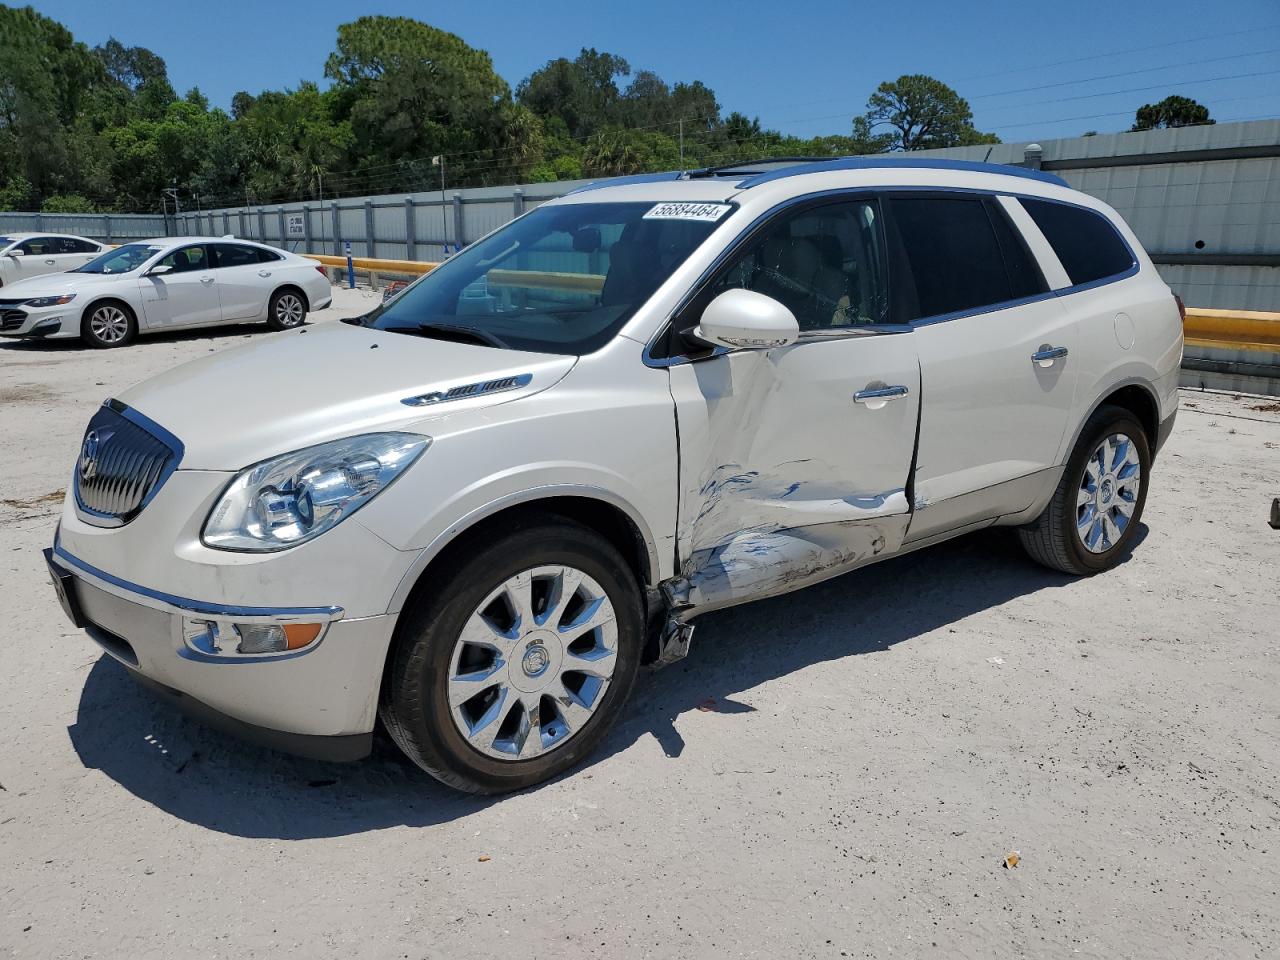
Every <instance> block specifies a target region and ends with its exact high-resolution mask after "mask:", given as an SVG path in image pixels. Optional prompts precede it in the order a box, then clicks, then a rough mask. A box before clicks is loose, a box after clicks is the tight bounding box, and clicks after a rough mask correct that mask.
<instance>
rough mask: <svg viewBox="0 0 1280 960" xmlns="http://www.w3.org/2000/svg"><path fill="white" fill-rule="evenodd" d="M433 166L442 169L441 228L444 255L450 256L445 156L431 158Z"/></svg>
mask: <svg viewBox="0 0 1280 960" xmlns="http://www.w3.org/2000/svg"><path fill="white" fill-rule="evenodd" d="M431 165H432V166H433V167H439V168H440V226H441V227H442V228H443V229H444V255H445V256H446V257H448V256H449V211H448V210H446V209H445V208H446V207H447V206H448V205H449V204H448V201H447V200H446V199H445V195H444V190H445V187H444V154H443V153H441V154H438V155H436V156H434V157H432V158H431Z"/></svg>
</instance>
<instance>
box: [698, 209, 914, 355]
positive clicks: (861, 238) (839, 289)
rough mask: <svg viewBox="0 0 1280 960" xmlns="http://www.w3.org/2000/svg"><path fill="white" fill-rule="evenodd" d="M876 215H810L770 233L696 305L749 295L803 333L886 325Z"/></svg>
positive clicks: (786, 220)
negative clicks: (790, 317) (778, 310)
mask: <svg viewBox="0 0 1280 960" xmlns="http://www.w3.org/2000/svg"><path fill="white" fill-rule="evenodd" d="M883 236H884V231H883V230H882V229H881V224H880V208H879V206H878V205H877V204H876V203H875V201H871V200H848V201H843V202H838V203H830V204H824V205H823V206H819V207H811V208H809V209H806V210H802V211H800V212H798V213H795V214H792V215H790V216H786V217H783V218H782V219H780V220H778V221H775V222H774V223H772V224H770V225H768V226H767V227H766V229H765V232H764V233H763V234H762V235H761V236H759V237H757V238H756V239H754V240H752V241H751V242H750V243H749V245H748V246H747V248H746V249H745V250H744V251H742V252H741V253H739V254H737V255H736V256H735V257H734V259H733V261H732V262H731V264H730V265H729V267H728V269H727V270H726V271H725V272H724V273H722V274H721V275H720V276H719V277H718V278H717V279H716V280H715V281H714V282H713V283H712V285H711V287H710V289H709V290H708V291H707V294H705V295H704V296H701V297H699V301H700V302H702V303H703V304H705V303H708V302H710V301H711V300H712V299H714V298H715V297H716V296H717V295H719V294H721V293H723V292H724V291H725V290H729V289H732V288H734V287H740V288H742V289H745V290H754V291H756V292H757V293H763V294H765V295H766V296H770V297H773V298H774V299H775V300H777V301H779V302H781V303H783V304H785V305H786V306H787V308H788V309H789V310H790V311H791V312H792V313H793V314H795V318H796V322H797V324H799V327H800V330H801V332H806V331H809V332H812V331H823V330H830V329H840V328H845V327H852V326H857V325H861V324H868V323H885V322H887V320H888V307H889V296H888V283H887V280H886V270H885V264H886V258H885V246H884V241H883Z"/></svg>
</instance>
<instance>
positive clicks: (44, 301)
mask: <svg viewBox="0 0 1280 960" xmlns="http://www.w3.org/2000/svg"><path fill="white" fill-rule="evenodd" d="M75 298H76V295H75V294H74V293H64V294H63V295H62V296H60V297H36V298H35V299H33V300H27V301H24V302H25V303H26V305H27V306H28V307H60V306H62V305H63V304H64V303H70V302H71V301H72V300H74V299H75Z"/></svg>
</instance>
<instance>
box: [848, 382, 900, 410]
mask: <svg viewBox="0 0 1280 960" xmlns="http://www.w3.org/2000/svg"><path fill="white" fill-rule="evenodd" d="M907 393H908V390H907V388H906V387H903V386H897V387H867V389H865V390H859V391H858V392H857V393H855V394H854V395H853V402H854V403H874V402H876V401H880V402H879V403H876V406H882V405H883V404H884V403H885V402H887V401H889V400H897V399H898V398H899V397H905V396H906V395H907Z"/></svg>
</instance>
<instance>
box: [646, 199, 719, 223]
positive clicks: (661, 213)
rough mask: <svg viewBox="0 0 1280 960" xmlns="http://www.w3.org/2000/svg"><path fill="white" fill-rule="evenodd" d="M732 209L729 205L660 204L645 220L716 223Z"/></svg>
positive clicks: (647, 214)
mask: <svg viewBox="0 0 1280 960" xmlns="http://www.w3.org/2000/svg"><path fill="white" fill-rule="evenodd" d="M731 209H732V208H731V207H730V206H729V204H727V203H660V204H658V205H657V206H656V207H654V208H653V209H652V210H650V211H649V212H648V213H646V214H645V215H644V219H645V220H702V221H705V222H707V223H715V222H716V221H717V220H719V219H720V218H721V217H723V216H724V215H725V214H726V213H728V212H729V211H730V210H731Z"/></svg>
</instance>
